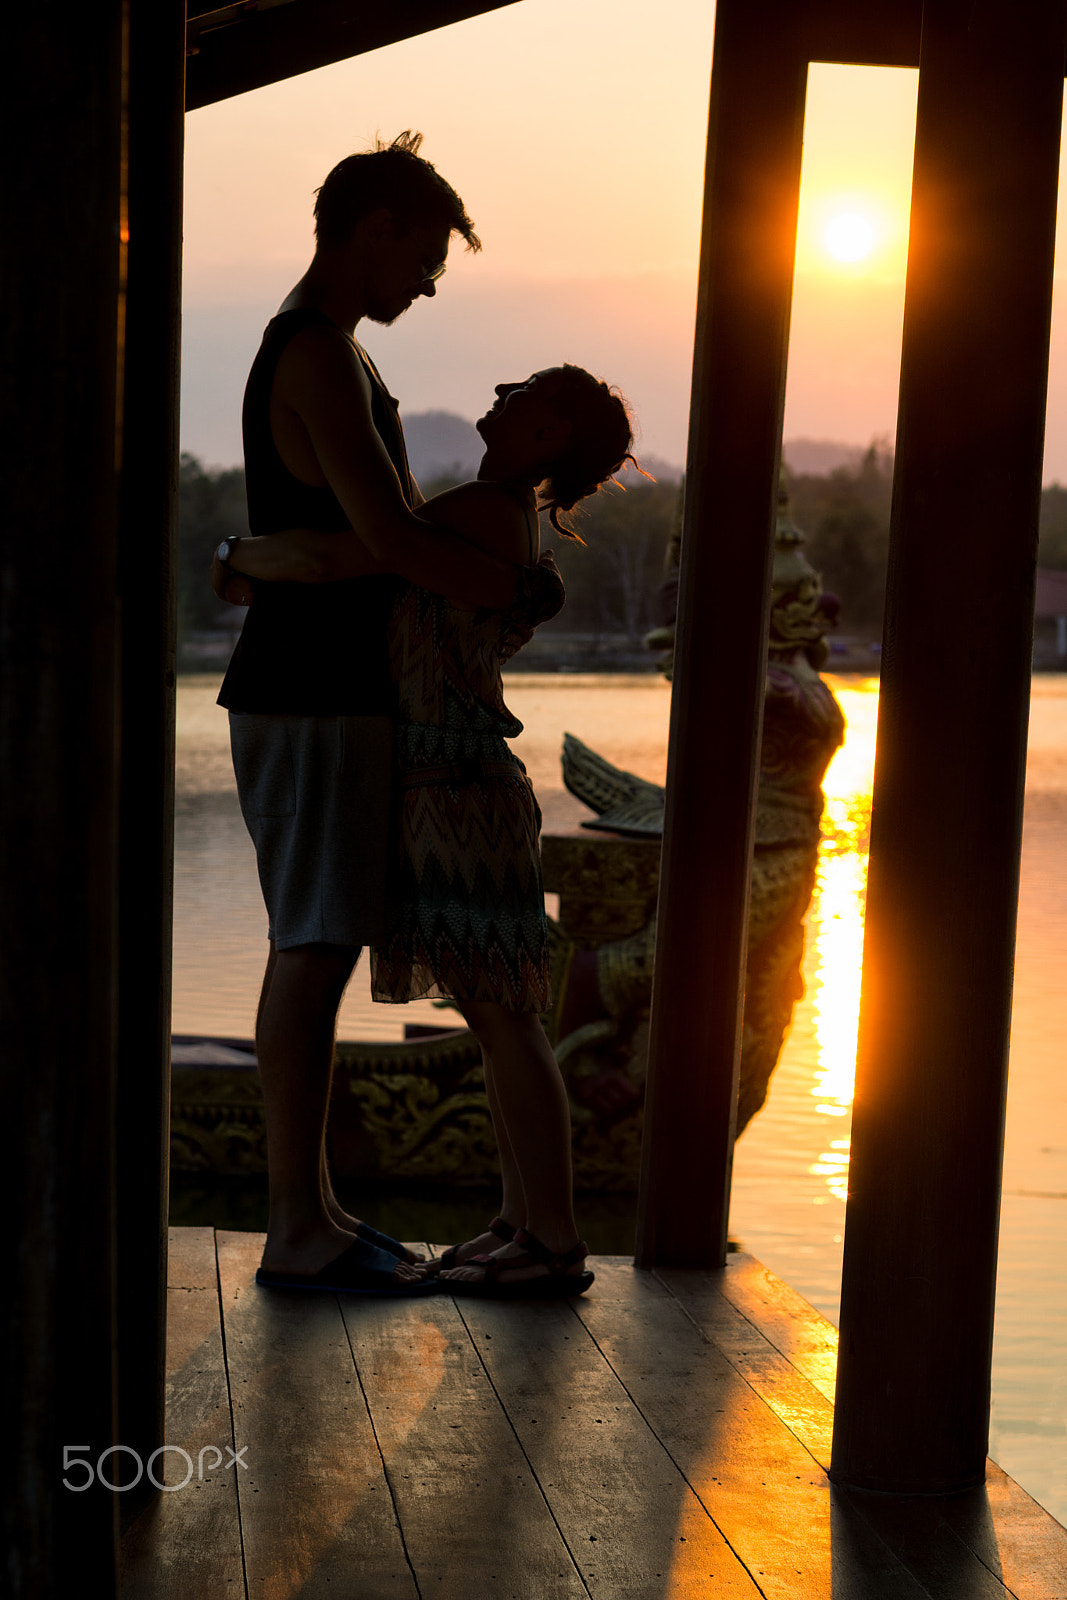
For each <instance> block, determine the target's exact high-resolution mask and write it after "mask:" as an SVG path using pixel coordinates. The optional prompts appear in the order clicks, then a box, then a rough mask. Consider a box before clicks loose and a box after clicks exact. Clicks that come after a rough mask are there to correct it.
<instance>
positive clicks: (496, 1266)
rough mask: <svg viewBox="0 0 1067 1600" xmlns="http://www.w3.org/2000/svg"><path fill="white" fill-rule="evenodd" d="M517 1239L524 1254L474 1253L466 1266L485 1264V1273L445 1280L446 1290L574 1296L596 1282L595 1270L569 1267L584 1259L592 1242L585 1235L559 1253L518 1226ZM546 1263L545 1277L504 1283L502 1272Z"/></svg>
mask: <svg viewBox="0 0 1067 1600" xmlns="http://www.w3.org/2000/svg"><path fill="white" fill-rule="evenodd" d="M515 1243H516V1244H517V1245H519V1246H520V1248H521V1249H522V1250H523V1252H524V1253H523V1254H522V1255H521V1256H512V1257H510V1259H502V1258H501V1257H500V1256H488V1255H485V1256H481V1255H479V1256H470V1257H469V1258H468V1259H467V1260H466V1261H464V1262H463V1263H462V1265H463V1266H465V1267H471V1266H475V1267H481V1268H482V1269H483V1271H484V1274H485V1276H484V1277H482V1278H479V1279H478V1281H477V1282H476V1283H475V1282H468V1281H465V1280H464V1279H463V1278H446V1279H443V1280H441V1288H442V1289H443V1290H444V1292H445V1293H446V1294H458V1295H470V1296H471V1297H472V1298H474V1299H477V1300H570V1299H572V1298H573V1297H574V1296H575V1295H579V1294H584V1293H585V1291H586V1290H587V1289H588V1288H590V1287H591V1285H592V1284H593V1282H594V1274H593V1273H592V1272H588V1271H586V1272H568V1270H567V1268H568V1267H572V1266H575V1265H576V1264H577V1263H578V1262H579V1261H584V1260H585V1258H586V1256H587V1255H588V1254H589V1246H588V1245H587V1244H586V1242H585V1240H584V1239H579V1241H578V1243H577V1244H576V1245H574V1246H572V1248H571V1249H570V1250H566V1251H564V1252H563V1254H561V1255H557V1254H556V1253H555V1252H554V1251H552V1250H550V1249H549V1248H548V1246H547V1245H545V1244H542V1243H541V1241H540V1239H538V1238H535V1236H534V1235H533V1234H532V1233H527V1232H526V1229H525V1228H517V1229H516V1230H515ZM533 1266H543V1267H547V1268H548V1272H547V1274H546V1276H545V1277H543V1278H520V1279H519V1280H518V1281H517V1282H512V1283H501V1281H500V1274H501V1273H502V1272H513V1271H515V1270H517V1269H519V1268H522V1267H533Z"/></svg>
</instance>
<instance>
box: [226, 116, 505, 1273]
mask: <svg viewBox="0 0 1067 1600" xmlns="http://www.w3.org/2000/svg"><path fill="white" fill-rule="evenodd" d="M421 142H422V135H421V134H413V133H404V134H401V135H400V136H399V138H397V139H395V140H394V141H393V142H392V144H390V145H387V146H383V145H382V144H380V143H379V145H378V146H377V147H376V148H375V149H374V150H371V151H367V152H365V153H362V154H358V155H353V156H349V157H347V158H346V159H345V160H344V161H342V162H340V163H339V165H338V166H337V167H335V168H334V169H333V171H332V172H331V173H330V174H329V176H328V177H327V179H326V181H325V183H324V184H323V186H322V188H321V189H320V190H319V191H318V197H317V201H316V205H315V220H316V249H315V255H314V259H313V260H312V262H311V265H310V267H309V268H308V270H307V272H306V273H305V274H304V276H303V277H302V278H301V279H300V282H299V283H298V284H297V285H296V287H295V288H294V289H293V290H292V292H291V293H290V294H289V296H288V297H287V299H286V300H285V301H284V302H283V304H282V307H281V309H280V311H279V313H278V315H277V316H276V317H275V318H274V319H273V321H272V322H271V323H270V324H269V326H268V328H267V330H266V333H265V334H264V338H263V344H262V346H261V348H260V351H259V354H258V355H257V357H256V360H255V362H254V364H253V366H252V370H251V372H250V374H249V379H248V384H247V388H246V391H245V404H244V419H243V425H244V448H245V469H246V478H247V494H248V514H249V526H250V529H251V532H252V533H253V534H269V533H276V532H278V531H280V530H281V529H283V528H291V527H304V528H314V529H319V530H322V531H323V532H326V533H339V532H341V531H342V530H348V531H349V532H352V531H354V533H355V534H356V535H358V537H352V538H351V540H350V543H349V541H345V542H344V548H345V552H346V557H345V559H346V560H347V559H348V557H347V552H348V551H349V549H350V550H351V561H350V563H349V565H348V567H347V568H346V573H345V576H344V577H343V578H342V579H341V581H336V582H322V583H315V584H297V583H263V584H260V585H257V586H251V585H250V584H249V583H248V580H245V579H242V578H240V577H239V576H238V575H237V573H236V571H235V569H233V568H231V567H229V565H228V563H229V561H230V559H231V558H232V559H236V555H235V552H234V549H233V546H234V544H236V543H238V541H225V542H224V544H223V545H221V546H220V547H219V551H218V553H217V556H216V562H215V567H214V569H213V577H214V581H215V586H216V590H217V591H218V592H219V593H223V594H225V597H226V598H227V599H232V600H235V601H237V602H238V603H240V602H241V601H244V602H245V603H247V602H248V601H249V600H250V599H252V598H254V604H252V605H251V606H250V609H249V611H248V615H247V617H246V620H245V625H244V628H243V630H242V634H241V638H240V640H239V642H238V645H237V649H236V650H235V652H234V655H233V659H232V661H231V663H230V667H229V670H228V671H227V673H226V677H225V680H224V682H223V685H222V690H221V693H220V695H219V702H220V704H222V705H224V706H226V707H227V708H228V709H229V712H230V725H231V743H232V749H233V758H234V769H235V772H236V775H237V785H238V792H239V795H240V799H241V808H242V812H243V814H244V817H245V821H246V823H247V825H248V828H249V832H250V833H251V835H252V838H253V840H254V842H255V845H256V855H257V861H258V865H259V874H260V882H261V884H262V887H263V893H264V898H265V900H266V904H267V910H268V914H269V917H270V954H269V958H268V962H267V970H266V975H265V977H264V981H263V989H262V993H261V997H260V1003H259V1012H258V1015H257V1019H256V1052H257V1056H258V1060H259V1069H260V1074H261V1077H262V1083H263V1097H264V1104H265V1111H266V1123H267V1163H268V1175H269V1190H270V1221H269V1225H268V1232H267V1240H266V1245H265V1248H264V1252H263V1264H262V1267H261V1269H260V1271H259V1273H258V1274H257V1278H258V1281H260V1282H262V1283H269V1284H275V1285H284V1286H295V1287H308V1288H341V1289H346V1290H349V1291H356V1292H358V1291H362V1292H367V1293H419V1292H425V1291H428V1290H430V1289H432V1287H433V1285H432V1283H428V1282H426V1281H424V1275H423V1273H422V1271H421V1269H420V1268H419V1267H418V1266H417V1265H415V1264H413V1262H412V1258H411V1257H410V1255H409V1254H408V1252H406V1251H404V1249H403V1247H402V1246H401V1245H399V1244H398V1243H397V1242H396V1241H395V1240H391V1239H389V1238H387V1237H386V1236H384V1235H381V1234H378V1233H376V1232H375V1230H373V1229H371V1228H369V1227H368V1226H367V1225H366V1224H364V1223H361V1222H359V1221H358V1220H357V1219H356V1218H354V1217H351V1216H349V1215H348V1214H347V1213H346V1212H345V1211H344V1210H343V1208H342V1207H341V1206H340V1204H339V1203H338V1201H337V1199H336V1197H335V1195H334V1193H333V1189H332V1186H331V1183H330V1178H329V1174H328V1171H327V1167H326V1160H325V1144H324V1139H325V1125H326V1114H327V1107H328V1103H329V1090H330V1078H331V1072H332V1061H333V1046H334V1030H335V1027H336V1018H337V1009H338V1006H339V1004H340V1001H341V996H342V994H343V992H344V988H345V985H346V984H347V982H348V979H349V977H350V975H351V973H352V969H353V967H354V966H355V963H356V961H357V959H358V957H359V954H360V949H361V947H362V946H363V945H364V944H367V943H373V942H375V941H376V940H377V939H378V938H379V937H380V936H381V934H382V932H383V915H384V874H385V862H386V841H387V829H388V819H389V775H390V770H391V723H390V720H389V718H390V708H391V696H390V685H389V678H388V657H387V649H386V634H385V630H386V624H387V620H388V615H389V610H390V605H391V602H392V598H393V595H394V593H395V587H396V581H397V580H396V579H395V578H392V577H389V576H386V574H400V575H402V576H403V577H405V578H408V579H411V580H413V581H416V582H418V583H421V584H422V585H423V586H424V587H426V588H429V589H435V590H438V591H439V592H442V593H448V594H451V595H453V596H454V597H456V598H460V599H465V600H468V601H471V602H474V603H477V604H484V605H493V606H506V605H507V604H509V603H510V601H511V600H512V599H513V597H514V594H515V588H516V576H517V574H516V569H515V568H514V567H511V566H508V565H507V564H506V563H504V562H500V561H497V560H495V559H494V558H492V557H489V556H487V555H485V554H484V553H482V552H480V551H477V550H475V549H474V548H473V547H471V546H468V545H466V544H464V542H463V541H462V540H460V539H458V538H457V537H456V536H454V535H452V534H450V533H447V532H445V531H444V530H442V529H439V528H435V527H433V526H431V525H430V524H429V523H423V522H420V521H419V520H418V518H417V517H416V516H415V515H414V510H415V508H416V507H417V506H418V505H419V504H421V496H420V495H419V493H418V490H417V487H416V486H415V484H414V482H413V480H412V478H411V474H410V472H409V470H408V465H407V458H406V455H405V452H404V442H403V435H402V432H401V429H400V423H399V419H398V417H397V408H396V402H395V401H394V400H392V398H391V397H390V396H389V394H388V391H387V390H386V389H385V387H384V385H383V383H382V380H381V378H380V377H379V375H378V373H377V371H376V369H375V367H374V365H373V363H372V362H371V361H370V359H369V357H368V356H367V355H366V353H365V352H364V351H363V350H362V349H361V348H360V346H359V344H358V343H357V342H356V338H355V331H356V327H357V325H358V324H359V322H360V321H361V320H362V319H363V318H364V317H367V318H369V319H370V320H371V321H374V322H381V323H386V324H388V323H391V322H393V321H395V319H396V318H397V317H398V316H400V315H401V314H402V313H403V312H404V311H406V310H407V309H408V308H409V307H410V306H411V305H412V304H413V303H414V302H415V301H416V300H417V299H419V298H420V297H428V298H431V299H432V298H433V296H434V294H435V292H436V285H437V283H438V282H439V280H440V277H441V275H442V273H443V272H444V270H445V260H446V256H447V254H448V247H449V242H450V240H451V236H452V234H453V233H458V234H459V235H460V236H461V237H462V238H463V239H464V240H465V241H466V243H467V246H468V248H469V249H473V250H477V249H479V248H480V244H479V241H478V238H477V235H476V234H475V233H474V230H473V225H472V223H471V220H470V218H469V217H468V216H467V214H466V212H465V210H464V207H463V203H462V201H461V200H460V198H459V196H458V195H457V194H456V193H455V191H454V190H453V189H452V188H451V187H450V186H449V185H448V184H447V183H446V182H445V181H444V179H443V178H441V177H440V176H439V175H438V173H437V172H436V171H435V170H434V168H433V167H432V166H431V165H430V164H429V162H427V161H426V160H424V159H423V158H422V157H420V156H419V154H418V151H419V147H420V145H421Z"/></svg>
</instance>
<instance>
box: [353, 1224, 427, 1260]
mask: <svg viewBox="0 0 1067 1600" xmlns="http://www.w3.org/2000/svg"><path fill="white" fill-rule="evenodd" d="M356 1237H357V1239H365V1240H366V1241H367V1243H368V1244H372V1245H374V1246H375V1248H376V1249H378V1250H388V1252H389V1254H390V1255H391V1256H396V1258H397V1260H398V1261H405V1262H406V1261H407V1259H408V1250H407V1245H404V1244H401V1243H400V1240H399V1239H394V1238H392V1237H391V1235H389V1234H388V1233H379V1232H378V1230H377V1228H372V1227H371V1225H370V1223H369V1222H361V1223H359V1225H358V1226H357V1228H356ZM408 1264H409V1265H410V1266H413V1267H421V1266H424V1265H425V1263H424V1262H421V1261H412V1262H410V1263H408Z"/></svg>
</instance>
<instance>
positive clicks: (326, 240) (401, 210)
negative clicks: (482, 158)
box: [315, 128, 482, 250]
mask: <svg viewBox="0 0 1067 1600" xmlns="http://www.w3.org/2000/svg"><path fill="white" fill-rule="evenodd" d="M421 145H422V134H421V133H416V132H414V131H413V130H412V129H410V128H407V129H405V131H404V132H403V133H399V134H397V136H396V138H395V139H393V140H392V141H391V142H390V143H389V144H386V143H385V142H384V141H383V140H382V139H381V138H379V139H377V140H376V141H375V144H374V148H373V149H372V150H361V151H359V152H358V153H357V154H356V155H351V156H345V158H344V160H343V161H339V162H338V163H337V165H336V166H335V167H334V169H333V171H332V172H330V173H328V174H327V177H326V180H325V182H324V183H323V185H322V187H321V188H320V189H317V190H316V191H315V238H316V240H317V241H318V243H319V245H320V246H322V247H323V248H325V249H330V248H332V247H333V246H335V245H340V244H344V242H345V240H346V239H347V238H348V237H349V236H350V234H351V232H352V229H353V228H354V227H355V225H356V223H357V222H359V220H360V219H361V218H362V217H366V216H369V214H370V213H371V212H372V211H377V210H378V209H379V208H380V207H384V208H385V209H386V210H387V211H391V212H392V214H393V216H394V217H395V219H396V221H397V222H398V223H399V225H400V227H401V228H403V229H407V228H412V227H420V226H425V225H427V224H430V223H436V222H440V223H447V225H448V227H449V229H450V230H451V231H452V232H453V233H458V234H459V235H460V236H461V238H463V239H465V240H466V242H467V248H468V250H480V249H481V248H482V242H481V240H480V239H479V238H478V235H477V234H476V233H475V231H474V224H473V222H472V221H471V219H470V217H468V215H467V213H466V211H465V209H464V206H463V201H462V200H461V199H460V197H459V195H458V194H457V193H456V191H455V190H454V189H453V188H452V185H451V184H449V183H446V182H445V180H444V178H442V177H441V175H440V173H439V172H438V171H437V169H436V168H435V167H434V166H433V165H432V164H431V163H430V162H429V161H427V160H426V158H425V157H424V156H420V155H419V149H420V146H421Z"/></svg>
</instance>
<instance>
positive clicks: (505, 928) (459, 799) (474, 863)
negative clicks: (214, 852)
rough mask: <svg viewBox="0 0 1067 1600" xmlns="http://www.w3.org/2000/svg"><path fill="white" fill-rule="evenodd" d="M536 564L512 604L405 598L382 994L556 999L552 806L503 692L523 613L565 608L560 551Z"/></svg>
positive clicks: (536, 617)
mask: <svg viewBox="0 0 1067 1600" xmlns="http://www.w3.org/2000/svg"><path fill="white" fill-rule="evenodd" d="M527 572H528V574H529V575H530V582H529V585H528V594H527V596H526V598H525V600H524V601H523V602H521V603H520V604H518V605H517V606H516V607H514V608H513V609H512V610H511V611H509V612H499V611H488V610H484V609H480V610H467V609H464V608H462V607H460V606H455V605H452V604H450V603H449V602H448V601H447V600H445V599H443V598H442V597H441V596H439V595H433V594H429V593H427V591H426V590H424V589H419V588H416V587H415V586H414V585H411V586H409V587H408V588H407V589H405V590H404V592H403V593H402V594H401V595H400V596H399V598H398V599H397V601H396V604H395V605H394V608H393V614H392V619H391V623H390V665H391V670H392V674H393V683H394V685H395V687H396V691H397V699H398V720H397V724H396V735H395V748H396V783H397V791H398V796H397V797H398V802H399V804H398V810H397V828H396V837H395V842H394V847H393V859H392V862H391V870H390V887H389V892H388V903H387V920H388V926H389V936H388V939H387V941H386V943H385V944H384V945H383V946H382V947H381V948H380V949H377V950H375V951H372V955H371V989H372V993H373V996H374V999H375V1000H381V1001H386V1002H392V1003H398V1002H403V1001H407V1000H415V999H418V998H419V997H420V996H423V995H429V996H443V997H448V998H450V999H455V1000H490V1001H495V1002H496V1003H497V1004H499V1005H502V1006H505V1007H507V1009H508V1010H512V1011H546V1010H547V1009H548V1006H549V1003H550V998H551V996H550V988H549V952H548V927H547V923H546V921H545V909H544V890H543V887H542V883H541V859H540V851H539V848H538V834H539V833H540V829H541V812H540V808H539V807H538V804H537V801H536V799H535V798H534V792H533V786H532V785H531V783H530V780H529V778H528V777H527V776H526V769H525V767H524V766H523V764H522V762H521V761H520V760H519V759H518V757H517V756H515V755H514V754H513V753H512V751H511V750H510V748H509V747H508V745H507V743H506V740H508V739H513V738H514V737H515V736H516V734H519V733H521V732H522V723H521V722H519V721H518V719H517V718H516V717H514V716H513V715H512V714H511V712H510V711H509V710H508V708H507V706H506V705H505V704H504V696H503V685H502V682H501V677H500V666H501V659H502V650H504V649H505V648H506V646H507V643H508V636H509V634H510V633H511V632H512V630H513V627H514V624H515V623H516V622H518V623H521V624H526V625H528V626H531V627H532V626H535V625H536V623H538V622H543V621H544V620H545V619H546V618H547V617H549V616H553V615H554V614H555V612H556V611H558V610H559V609H560V606H561V605H562V603H563V587H562V583H561V582H560V581H559V575H558V572H556V569H555V565H554V563H553V562H552V561H551V558H550V557H542V560H541V562H539V563H538V566H537V567H536V568H528V569H527ZM511 642H512V643H514V642H515V641H514V640H512V641H511Z"/></svg>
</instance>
